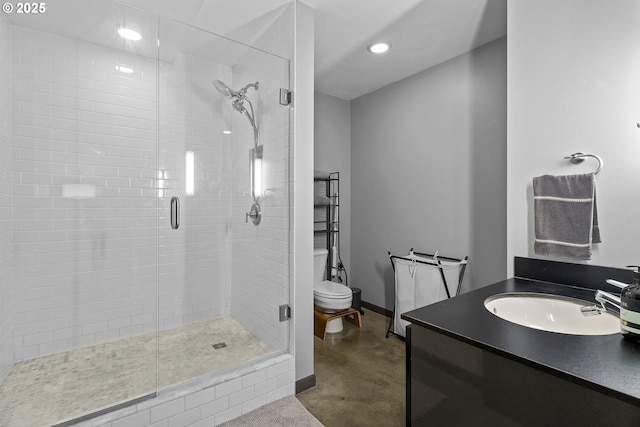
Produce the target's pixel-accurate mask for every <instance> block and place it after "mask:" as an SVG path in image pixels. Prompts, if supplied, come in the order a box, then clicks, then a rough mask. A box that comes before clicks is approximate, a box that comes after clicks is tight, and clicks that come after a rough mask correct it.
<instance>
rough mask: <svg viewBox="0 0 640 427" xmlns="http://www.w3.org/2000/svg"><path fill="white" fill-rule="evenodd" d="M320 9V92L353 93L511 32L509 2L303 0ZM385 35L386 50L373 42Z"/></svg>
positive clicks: (349, 95)
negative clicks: (374, 48)
mask: <svg viewBox="0 0 640 427" xmlns="http://www.w3.org/2000/svg"><path fill="white" fill-rule="evenodd" d="M302 1H303V2H304V3H306V4H308V5H309V6H310V7H312V8H313V9H315V40H316V42H315V49H316V52H315V84H316V91H318V92H322V93H325V94H328V95H332V96H335V97H338V98H342V99H347V100H350V99H354V98H357V97H359V96H361V95H364V94H366V93H369V92H371V91H374V90H376V89H379V88H381V87H384V86H387V85H389V84H391V83H393V82H396V81H398V80H401V79H403V78H405V77H408V76H410V75H412V74H415V73H417V72H419V71H422V70H425V69H427V68H429V67H432V66H434V65H437V64H440V63H442V62H445V61H447V60H449V59H451V58H453V57H455V56H458V55H460V54H463V53H465V52H468V51H470V50H472V49H474V48H476V47H478V46H481V45H483V44H485V43H488V42H490V41H492V40H495V39H498V38H500V37H503V36H505V35H506V34H507V0H402V1H400V0H394V1H391V0H302ZM380 40H384V41H387V42H389V43H391V45H392V49H391V50H390V51H389V52H388V53H386V54H384V55H381V56H374V55H372V54H370V53H369V52H367V50H366V47H367V45H368V44H370V43H372V42H375V41H380Z"/></svg>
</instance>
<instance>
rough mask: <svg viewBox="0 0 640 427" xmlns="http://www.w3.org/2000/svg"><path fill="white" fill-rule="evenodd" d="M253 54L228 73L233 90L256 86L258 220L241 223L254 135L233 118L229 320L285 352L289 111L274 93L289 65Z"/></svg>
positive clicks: (282, 83) (285, 83) (247, 197)
mask: <svg viewBox="0 0 640 427" xmlns="http://www.w3.org/2000/svg"><path fill="white" fill-rule="evenodd" d="M260 55H261V56H258V54H257V53H256V52H247V54H246V55H245V56H244V57H243V58H241V59H240V60H239V61H238V66H236V67H234V73H233V82H234V86H237V87H242V86H244V85H245V84H247V83H253V82H256V81H259V82H260V89H259V90H258V91H257V92H254V91H253V90H250V91H249V92H248V94H247V96H248V97H249V99H250V100H252V102H253V105H254V107H256V117H257V118H258V120H257V122H258V123H257V124H258V127H259V129H260V139H259V143H260V144H262V145H263V147H264V148H263V150H264V151H263V156H264V158H263V161H262V164H263V166H262V169H263V177H262V182H263V193H264V196H263V197H262V198H261V199H260V205H261V209H262V220H261V222H260V224H259V225H258V226H256V225H254V224H252V223H251V221H249V222H246V217H245V213H246V212H248V211H249V208H250V207H251V204H252V203H253V199H252V197H251V194H250V183H249V180H250V171H249V167H250V166H249V165H250V163H249V149H250V148H252V147H253V129H252V127H251V125H250V124H249V121H248V120H246V117H243V116H242V115H239V114H234V115H233V120H232V123H233V128H234V143H233V145H232V151H233V164H234V166H233V189H232V191H233V196H232V223H233V254H232V261H231V262H232V269H231V271H232V287H231V293H232V298H231V314H232V316H234V317H235V318H236V319H238V320H239V321H240V322H241V323H242V324H243V326H244V327H245V328H247V329H248V330H249V331H251V332H252V333H253V334H254V335H256V336H257V337H258V338H259V339H260V340H261V341H262V342H264V343H265V344H267V345H268V346H270V347H271V348H273V349H284V348H287V345H288V339H289V335H288V334H289V326H290V322H288V321H287V322H279V321H278V319H279V306H280V305H282V304H286V303H288V302H289V300H290V269H289V265H290V254H289V245H290V244H289V242H290V231H289V230H290V222H289V213H290V212H289V203H290V192H289V183H290V182H289V179H290V177H289V158H290V144H289V122H290V120H289V114H290V111H289V107H287V106H282V105H280V103H279V94H280V88H285V89H288V88H289V62H288V61H286V60H284V59H282V58H279V57H275V56H268V55H265V54H262V53H261V54H260Z"/></svg>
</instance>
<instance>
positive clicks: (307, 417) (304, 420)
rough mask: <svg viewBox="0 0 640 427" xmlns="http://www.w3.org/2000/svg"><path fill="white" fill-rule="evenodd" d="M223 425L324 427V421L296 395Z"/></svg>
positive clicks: (233, 426)
mask: <svg viewBox="0 0 640 427" xmlns="http://www.w3.org/2000/svg"><path fill="white" fill-rule="evenodd" d="M223 426H224V427H245V426H265V427H266V426H268V427H322V423H321V422H320V421H318V420H317V419H316V418H315V417H314V416H313V415H311V413H310V412H309V411H307V409H306V408H305V407H304V406H302V403H300V401H299V400H298V399H296V397H295V396H287V397H285V398H282V399H280V400H276V401H275V402H271V403H269V404H266V405H264V406H262V407H261V408H258V409H255V410H253V411H251V412H247V413H246V414H244V415H241V416H239V417H238V418H235V419H233V420H231V421H227V422H226V423H223V424H220V427H223Z"/></svg>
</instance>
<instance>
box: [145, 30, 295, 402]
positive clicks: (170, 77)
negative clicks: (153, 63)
mask: <svg viewBox="0 0 640 427" xmlns="http://www.w3.org/2000/svg"><path fill="white" fill-rule="evenodd" d="M159 27H160V34H161V36H160V49H159V52H160V53H159V58H160V63H159V64H160V65H159V75H160V82H159V88H160V89H159V108H160V114H159V140H160V142H159V160H158V164H159V170H158V172H157V177H156V178H157V191H158V200H159V207H158V209H159V210H158V212H159V213H158V215H159V224H158V235H159V267H158V271H159V322H160V323H159V328H160V333H159V364H160V366H159V387H160V388H161V389H162V388H164V387H167V386H170V385H173V384H178V383H181V382H185V381H188V380H190V379H192V378H194V377H198V376H202V375H207V374H212V373H216V372H220V371H228V370H230V369H233V368H234V367H236V366H238V365H239V364H243V363H249V362H251V361H256V360H258V359H260V358H264V357H267V356H269V355H273V354H274V353H277V352H283V351H285V350H287V349H288V345H289V341H288V339H289V322H280V320H279V306H280V305H286V304H288V302H289V258H290V253H289V248H290V245H289V237H290V233H289V227H290V222H289V173H288V170H289V157H290V156H289V108H288V107H286V106H282V105H280V104H279V102H278V101H279V95H280V88H288V86H289V61H288V60H285V59H282V58H280V57H277V56H274V55H271V54H268V53H265V52H262V51H259V50H256V49H253V48H251V47H248V46H245V45H242V44H240V43H236V42H233V41H230V40H229V39H226V38H223V37H220V36H217V35H215V34H212V33H209V32H206V31H203V30H200V29H197V28H194V27H191V26H188V25H185V24H181V23H178V22H175V21H171V20H169V19H165V20H162V19H161V21H160V26H159ZM214 81H219V82H218V83H217V87H218V89H217V88H216V86H215V85H214ZM256 82H257V83H256ZM222 85H224V86H222ZM247 85H248V86H247ZM256 86H257V87H256ZM224 87H226V89H222V92H219V89H220V88H224ZM243 88H244V91H243ZM241 91H243V92H242V97H240V96H239V95H238V94H239V93H240V92H241ZM258 145H260V146H261V147H263V148H262V156H261V158H260V160H261V162H260V163H261V164H260V165H259V166H258V167H260V166H261V168H260V169H259V170H256V169H255V167H256V164H253V168H252V163H251V162H250V151H251V150H252V149H254V148H255V147H256V146H258ZM254 152H255V150H254ZM254 157H255V156H254ZM252 171H253V173H254V175H253V177H254V181H253V183H254V185H255V184H256V183H258V184H259V185H260V189H259V191H260V194H259V196H258V198H257V199H256V198H254V197H253V195H252V194H251V193H252V187H251V182H252V181H251V179H250V176H251V172H252ZM256 171H257V172H256ZM253 189H254V190H258V188H257V187H254V188H253ZM256 200H259V203H260V206H261V209H262V218H261V222H260V223H259V224H258V225H254V224H253V222H252V221H251V220H250V219H251V218H250V217H249V216H248V215H247V213H248V212H249V210H250V208H251V206H252V204H253V203H254V202H255V201H256Z"/></svg>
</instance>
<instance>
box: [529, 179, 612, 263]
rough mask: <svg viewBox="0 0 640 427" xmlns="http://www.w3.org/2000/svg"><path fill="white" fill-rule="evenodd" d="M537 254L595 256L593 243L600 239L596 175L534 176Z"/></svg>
mask: <svg viewBox="0 0 640 427" xmlns="http://www.w3.org/2000/svg"><path fill="white" fill-rule="evenodd" d="M533 196H534V216H535V234H536V240H535V243H534V252H535V253H536V254H537V255H546V256H559V257H566V258H573V259H578V260H589V259H591V245H592V244H593V243H600V229H599V228H598V211H597V208H596V184H595V175H594V174H593V173H588V174H584V175H566V176H553V175H543V176H538V177H536V178H533Z"/></svg>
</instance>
